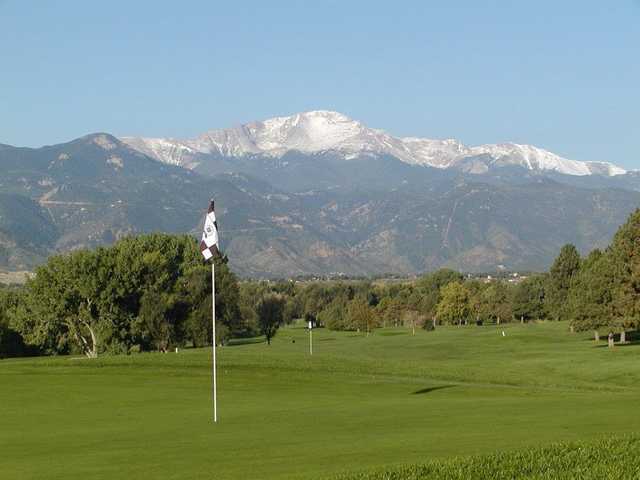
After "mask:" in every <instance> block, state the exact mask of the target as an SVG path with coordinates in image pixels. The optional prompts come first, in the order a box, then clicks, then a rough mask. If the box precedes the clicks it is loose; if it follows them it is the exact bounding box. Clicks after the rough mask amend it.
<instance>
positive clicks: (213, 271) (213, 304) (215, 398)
mask: <svg viewBox="0 0 640 480" xmlns="http://www.w3.org/2000/svg"><path fill="white" fill-rule="evenodd" d="M211 313H212V320H211V325H212V327H213V345H212V350H213V421H214V423H217V422H218V385H217V383H216V264H215V262H211Z"/></svg>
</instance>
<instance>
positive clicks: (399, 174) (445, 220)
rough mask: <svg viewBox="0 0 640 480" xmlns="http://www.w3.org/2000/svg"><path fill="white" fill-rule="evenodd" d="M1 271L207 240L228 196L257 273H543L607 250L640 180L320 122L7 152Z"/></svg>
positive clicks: (334, 120)
mask: <svg viewBox="0 0 640 480" xmlns="http://www.w3.org/2000/svg"><path fill="white" fill-rule="evenodd" d="M0 168H1V171H2V173H1V175H0V268H3V269H8V270H23V269H29V268H33V266H34V265H37V264H38V263H41V262H42V261H44V259H45V258H46V257H47V256H48V255H50V254H52V253H56V252H64V251H68V250H71V249H76V248H82V247H94V246H97V245H102V244H109V243H111V242H113V241H115V240H116V239H118V238H121V237H122V236H125V235H130V234H135V233H139V232H149V231H167V232H189V233H192V234H194V236H195V235H198V234H199V228H200V222H201V221H202V217H203V214H204V210H203V209H204V208H205V207H206V205H207V200H208V198H210V197H212V196H214V197H215V198H216V201H217V212H218V216H219V220H220V222H219V223H220V228H221V232H220V233H221V241H222V248H223V249H224V250H225V251H226V253H227V254H228V255H229V258H230V262H231V265H232V267H233V268H234V270H235V271H236V272H238V273H239V274H241V275H244V276H254V277H283V276H291V275H308V274H337V273H344V274H351V275H353V274H358V275H368V274H379V273H398V274H411V273H419V272H423V271H427V270H432V269H435V268H438V267H441V266H450V267H453V268H457V269H460V270H464V271H489V270H496V269H501V268H504V269H509V270H523V269H526V270H542V269H545V268H547V267H548V266H549V264H550V262H551V261H552V259H553V258H554V256H555V255H556V254H557V252H558V250H559V248H560V246H561V245H562V244H564V243H568V242H571V243H574V244H576V246H577V247H578V248H579V249H580V250H581V251H583V252H586V251H588V250H590V249H592V248H594V247H603V246H605V245H606V244H607V243H608V242H609V240H610V238H611V236H612V234H613V232H614V231H615V229H616V228H617V226H618V225H619V224H621V223H622V222H623V221H624V219H625V217H626V216H627V215H628V214H629V213H630V212H631V211H632V210H633V209H635V208H636V206H637V205H638V203H639V201H640V175H639V174H638V173H637V172H635V171H625V170H624V169H622V168H620V167H618V166H616V165H614V164H611V163H607V162H580V161H576V160H569V159H566V158H563V157H561V156H558V155H555V154H553V153H551V152H548V151H546V150H543V149H540V148H536V147H533V146H529V145H518V144H500V145H481V146H475V147H468V146H465V145H463V144H462V143H461V142H458V141H456V140H428V139H420V138H398V137H393V136H391V135H389V134H387V133H385V132H383V131H381V130H376V129H371V128H368V127H366V126H364V125H363V124H361V123H360V122H357V121H355V120H351V119H349V118H348V117H346V116H345V115H342V114H339V113H336V112H328V111H314V112H306V113H301V114H297V115H293V116H290V117H278V118H274V119H270V120H266V121H263V122H253V123H249V124H246V125H242V126H239V127H235V128H231V129H227V130H214V131H209V132H207V133H205V134H203V135H201V136H199V137H197V138H195V139H191V140H177V139H170V138H154V139H149V138H139V137H122V138H116V137H114V136H112V135H110V134H107V133H96V134H91V135H87V136H85V137H82V138H79V139H77V140H74V141H71V142H68V143H63V144H59V145H53V146H46V147H41V148H21V147H13V146H9V145H0Z"/></svg>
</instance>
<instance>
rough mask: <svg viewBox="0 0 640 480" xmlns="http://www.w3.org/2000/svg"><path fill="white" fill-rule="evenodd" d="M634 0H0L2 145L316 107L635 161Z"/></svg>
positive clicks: (430, 132) (212, 123) (203, 126)
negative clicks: (240, 0)
mask: <svg viewBox="0 0 640 480" xmlns="http://www.w3.org/2000/svg"><path fill="white" fill-rule="evenodd" d="M639 86H640V0H612V1H610V2H603V1H599V2H592V1H572V0H565V1H560V2H559V1H546V0H537V1H535V2H532V1H527V2H525V1H507V0H504V1H489V0H487V1H480V0H476V1H438V2H436V1H415V2H414V1H405V2H403V1H396V2H390V1H384V2H382V1H379V2H378V1H373V0H367V1H348V0H343V1H321V0H318V1H313V2H311V1H275V0H274V1H269V2H267V1H260V2H259V1H255V2H254V1H249V0H245V1H242V2H235V1H224V2H222V1H184V2H177V1H171V2H168V1H153V2H151V1H143V0H139V1H126V2H125V1H119V0H110V1H108V2H107V1H100V2H98V1H86V0H85V1H74V0H66V1H55V2H54V1H37V0H31V1H24V0H0V143H9V144H13V145H26V146H39V145H43V144H51V143H57V142H62V141H67V140H70V139H73V138H76V137H78V136H81V135H83V134H86V133H89V132H95V131H107V132H111V133H114V134H116V135H146V136H174V137H189V136H194V135H196V134H198V133H201V132H203V131H205V130H207V129H211V128H223V127H228V126H232V125H236V124H238V123H242V122H247V121H251V120H259V119H264V118H268V117H271V116H276V115H286V114H291V113H295V112H299V111H305V110H313V109H330V110H337V111H340V112H343V113H345V114H347V115H349V116H351V117H353V118H355V119H358V120H360V121H362V122H364V123H365V124H367V125H368V126H371V127H375V128H382V129H384V130H387V131H388V132H390V133H392V134H394V135H401V136H409V135H412V136H424V137H430V138H458V139H460V140H462V141H464V142H465V143H468V144H479V143H494V142H502V141H515V142H520V143H531V144H534V145H537V146H540V147H544V148H547V149H549V150H552V151H554V152H556V153H559V154H562V155H564V156H567V157H569V158H574V159H578V160H607V161H612V162H615V163H618V164H620V165H623V166H626V167H629V168H640V148H639V147H640V87H639Z"/></svg>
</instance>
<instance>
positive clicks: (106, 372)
mask: <svg viewBox="0 0 640 480" xmlns="http://www.w3.org/2000/svg"><path fill="white" fill-rule="evenodd" d="M502 330H504V331H505V333H506V336H502V334H501V331H502ZM566 330H567V326H566V324H562V323H560V324H554V323H545V324H538V325H513V326H505V327H504V328H502V327H499V328H496V327H475V326H473V327H471V326H469V327H462V328H456V327H451V328H439V329H438V330H436V331H435V332H422V331H420V332H418V333H417V335H415V336H411V335H410V332H408V331H406V330H400V329H395V330H394V329H389V330H380V331H376V332H375V334H373V335H371V336H370V337H368V338H365V337H363V336H362V335H358V334H355V333H339V332H330V331H325V330H316V331H315V332H314V339H315V346H314V355H313V357H310V356H309V355H308V353H307V348H308V345H307V334H306V332H305V331H304V330H302V329H294V328H288V329H283V330H281V331H280V332H279V333H278V336H277V337H276V339H275V341H274V343H273V345H271V346H270V347H269V346H267V345H265V344H262V343H248V344H244V345H237V346H230V347H224V348H222V349H220V350H219V357H218V358H219V365H220V369H219V373H220V375H219V389H220V390H219V391H220V397H219V408H220V423H219V424H218V425H215V426H214V425H212V424H211V422H210V418H211V398H210V351H209V350H206V349H202V350H184V351H181V352H180V353H179V354H175V353H172V354H140V355H132V356H118V357H104V358H100V359H97V360H85V359H78V358H68V357H60V358H38V359H18V360H3V361H1V362H0V405H1V406H2V409H1V410H2V414H1V415H0V452H2V454H1V457H0V458H1V461H0V464H1V466H0V477H4V478H21V479H32V478H33V479H35V478H47V479H55V478H65V479H75V478H77V479H83V480H84V479H86V478H92V479H106V478H134V477H140V476H147V477H149V478H168V479H177V478H202V477H208V478H215V479H216V480H224V479H231V478H261V479H279V478H318V477H327V476H331V475H335V474H339V473H341V472H349V471H351V472H353V471H359V470H363V469H370V468H374V467H389V468H393V467H394V466H399V465H401V464H414V463H423V462H426V461H429V460H432V459H445V458H447V457H452V456H468V455H475V454H483V453H492V452H497V451H511V450H515V449H525V450H526V449H528V448H529V447H537V446H541V445H548V444H550V443H552V442H556V441H575V440H583V439H585V440H589V439H597V438H600V437H601V436H602V435H603V434H607V433H619V434H625V433H631V432H636V431H639V430H640V418H638V417H637V415H634V412H635V409H636V407H637V399H638V395H639V394H640V386H639V385H638V379H639V378H640V362H638V353H639V350H638V348H637V347H636V346H635V345H630V346H624V347H617V348H615V349H614V350H613V351H612V350H609V349H607V348H606V347H603V346H595V345H594V344H593V342H591V341H590V340H589V339H588V336H587V335H583V334H570V333H568V332H567V331H566ZM294 340H295V343H294V342H293V341H294ZM373 478H386V477H373ZM390 478H397V477H390ZM417 478H420V477H417ZM427 478H428V477H427ZM453 478H456V477H453ZM542 478H544V477H542Z"/></svg>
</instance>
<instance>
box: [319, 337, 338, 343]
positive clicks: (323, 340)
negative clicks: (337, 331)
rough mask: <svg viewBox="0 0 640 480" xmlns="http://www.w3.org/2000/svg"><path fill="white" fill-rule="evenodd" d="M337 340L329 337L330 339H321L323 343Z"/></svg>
mask: <svg viewBox="0 0 640 480" xmlns="http://www.w3.org/2000/svg"><path fill="white" fill-rule="evenodd" d="M335 339H336V337H329V338H321V339H320V341H321V342H332V341H334V340H335Z"/></svg>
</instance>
